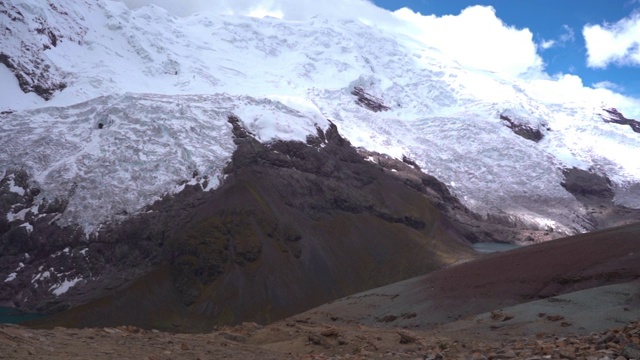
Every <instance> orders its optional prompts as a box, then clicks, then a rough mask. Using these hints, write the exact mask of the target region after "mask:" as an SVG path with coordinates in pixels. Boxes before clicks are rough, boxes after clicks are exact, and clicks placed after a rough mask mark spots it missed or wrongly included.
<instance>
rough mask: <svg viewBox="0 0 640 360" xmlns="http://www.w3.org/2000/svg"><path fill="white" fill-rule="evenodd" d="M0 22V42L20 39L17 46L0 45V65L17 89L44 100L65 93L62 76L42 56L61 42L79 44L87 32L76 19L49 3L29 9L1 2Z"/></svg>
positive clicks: (9, 44) (14, 44) (65, 84)
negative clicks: (11, 74)
mask: <svg viewBox="0 0 640 360" xmlns="http://www.w3.org/2000/svg"><path fill="white" fill-rule="evenodd" d="M25 9H26V10H25ZM0 19H1V20H2V26H0V39H16V37H17V36H18V35H20V36H19V40H17V42H3V41H0V45H2V47H1V48H2V51H0V64H3V65H4V66H6V67H7V68H8V69H9V70H10V71H11V72H12V73H13V75H14V76H15V77H16V79H17V80H18V84H19V86H20V89H21V90H22V91H23V92H25V93H30V92H33V93H35V94H37V95H38V96H40V97H41V98H43V99H45V100H49V99H51V97H52V96H53V94H54V93H55V92H56V91H61V90H63V89H65V88H66V87H67V83H66V81H65V80H64V78H65V76H64V74H62V73H61V71H59V69H57V68H56V66H55V64H54V63H53V62H52V61H51V60H50V59H49V57H48V56H47V54H46V53H45V52H46V51H47V50H49V49H52V48H55V47H57V46H58V45H59V44H60V42H62V41H69V42H77V43H81V42H82V39H83V38H84V36H85V34H86V33H87V31H88V29H87V28H86V27H84V26H83V25H82V24H81V22H80V21H79V19H76V18H75V17H73V16H71V15H70V14H69V13H67V11H66V10H64V9H62V8H60V7H59V6H57V5H55V4H54V3H53V2H48V3H47V5H46V6H43V7H42V8H39V9H33V8H30V7H29V6H28V5H24V6H22V5H17V6H15V5H13V4H11V3H8V2H5V1H0ZM82 20H84V19H82ZM16 44H19V45H16Z"/></svg>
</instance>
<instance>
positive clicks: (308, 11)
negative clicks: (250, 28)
mask: <svg viewBox="0 0 640 360" xmlns="http://www.w3.org/2000/svg"><path fill="white" fill-rule="evenodd" d="M122 1H123V2H124V3H125V4H127V5H128V6H129V7H131V8H134V9H135V8H139V7H141V6H144V5H149V4H154V5H157V6H160V7H163V8H165V9H167V10H169V11H170V12H172V13H174V14H176V15H178V16H187V15H190V14H193V13H195V12H211V13H216V14H225V15H243V16H252V17H264V16H274V17H281V18H284V19H287V20H307V19H309V18H311V17H314V16H316V15H320V16H326V17H333V18H345V17H349V18H353V17H355V16H373V17H376V16H378V15H379V14H380V13H381V12H384V10H382V9H379V8H378V7H376V6H375V5H373V4H371V3H370V2H369V1H367V0H323V1H314V0H213V1H212V0H122Z"/></svg>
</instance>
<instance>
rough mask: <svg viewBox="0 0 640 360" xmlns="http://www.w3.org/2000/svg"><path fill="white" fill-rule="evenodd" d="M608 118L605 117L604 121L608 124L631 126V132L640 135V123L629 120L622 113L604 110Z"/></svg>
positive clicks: (615, 110) (612, 109)
mask: <svg viewBox="0 0 640 360" xmlns="http://www.w3.org/2000/svg"><path fill="white" fill-rule="evenodd" d="M604 111H605V112H606V113H607V114H608V116H603V117H602V120H603V121H604V122H606V123H614V124H620V125H629V126H630V127H631V130H633V131H635V132H637V133H640V122H639V121H637V120H633V119H627V118H626V117H625V116H624V115H622V113H621V112H620V111H618V110H617V109H615V108H611V109H604Z"/></svg>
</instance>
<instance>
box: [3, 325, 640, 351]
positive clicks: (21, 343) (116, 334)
mask: <svg viewBox="0 0 640 360" xmlns="http://www.w3.org/2000/svg"><path fill="white" fill-rule="evenodd" d="M496 317H499V314H498V315H496ZM496 321H504V319H498V318H497V319H496ZM558 326H559V327H562V326H563V325H562V323H561V322H559V323H558ZM487 329H488V330H487V331H488V332H491V331H493V330H492V329H491V328H490V327H487ZM491 338H492V337H491V336H488V337H487V339H484V340H483V338H482V336H481V334H476V335H475V336H470V337H466V338H460V337H459V336H455V334H447V333H444V332H441V331H440V330H432V331H409V330H406V329H381V328H373V327H363V326H358V325H354V326H349V325H340V326H333V325H331V324H329V323H317V322H315V321H313V320H307V321H305V320H297V321H282V322H278V323H275V324H272V325H270V326H266V327H263V326H260V325H257V324H255V323H244V324H242V325H239V326H234V327H223V328H219V329H218V330H216V331H214V332H212V333H209V334H197V335H193V334H172V333H166V332H159V331H156V330H151V331H148V330H143V329H140V328H137V327H131V326H122V327H117V328H89V329H67V328H55V329H53V330H33V329H28V328H25V327H22V326H16V325H2V326H0V358H3V359H114V358H119V359H148V360H160V359H163V360H164V359H309V360H310V359H379V358H391V359H474V360H480V359H529V360H534V359H583V360H604V359H610V360H629V359H640V321H635V322H632V323H629V324H628V325H626V326H621V327H618V328H615V329H610V330H607V331H604V332H599V333H591V334H586V335H581V336H577V335H566V336H561V335H557V334H556V335H551V334H545V333H539V334H536V335H532V336H525V337H519V336H511V337H508V336H507V337H504V338H503V339H502V340H497V339H491Z"/></svg>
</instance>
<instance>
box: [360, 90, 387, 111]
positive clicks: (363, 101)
mask: <svg viewBox="0 0 640 360" xmlns="http://www.w3.org/2000/svg"><path fill="white" fill-rule="evenodd" d="M351 95H355V96H356V97H357V99H356V103H357V104H358V105H360V106H362V107H364V108H366V109H369V110H371V111H373V112H380V111H389V110H391V108H390V107H388V106H386V105H385V104H384V102H383V101H382V99H379V98H377V97H375V96H373V95H371V94H369V93H368V92H366V91H364V89H363V88H361V87H360V86H356V87H354V88H353V90H352V91H351Z"/></svg>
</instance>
